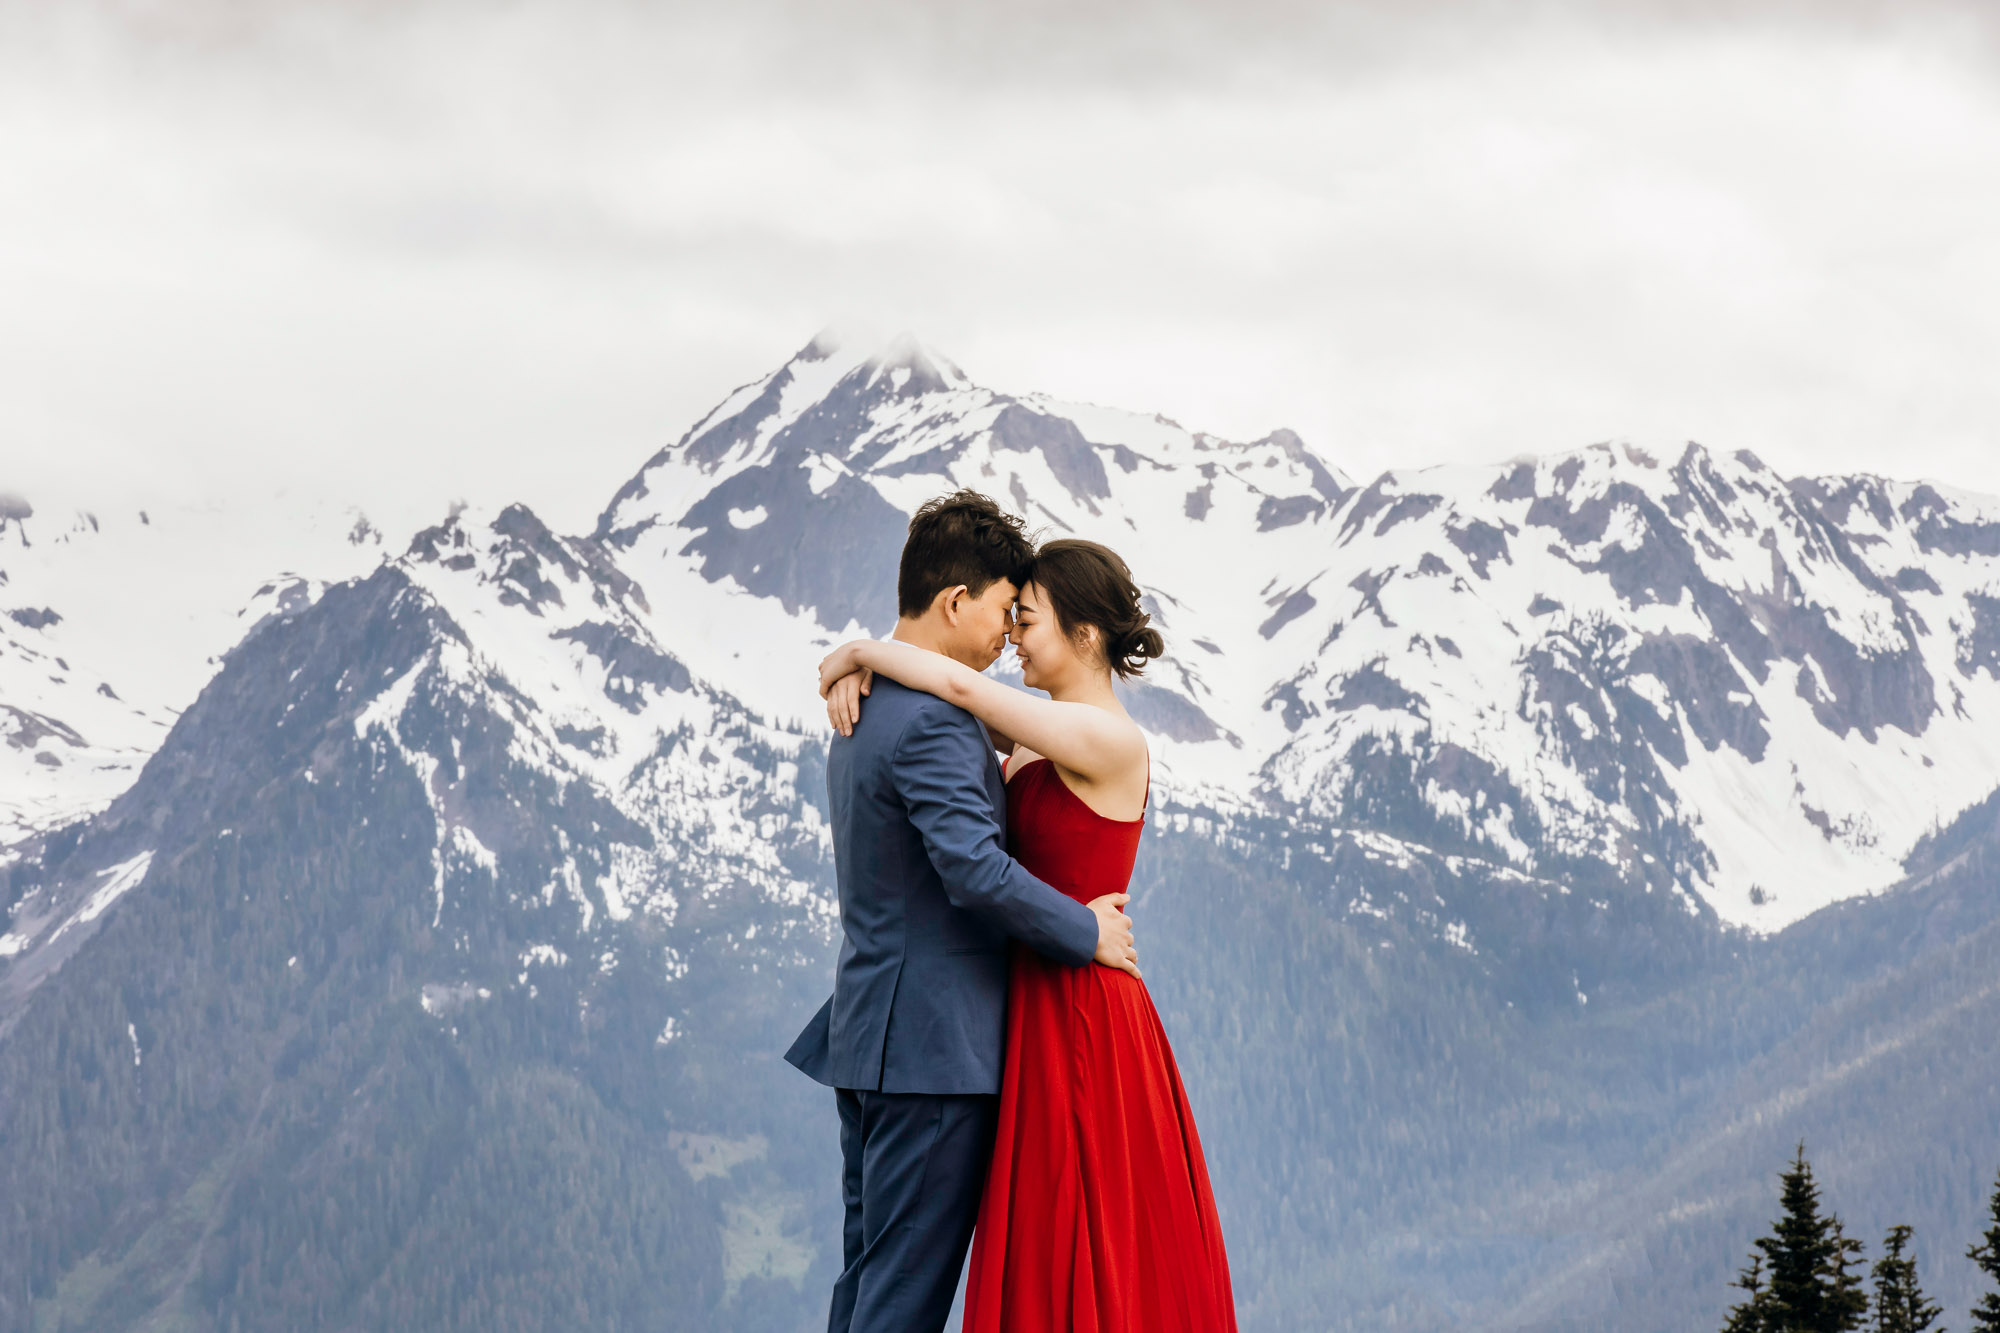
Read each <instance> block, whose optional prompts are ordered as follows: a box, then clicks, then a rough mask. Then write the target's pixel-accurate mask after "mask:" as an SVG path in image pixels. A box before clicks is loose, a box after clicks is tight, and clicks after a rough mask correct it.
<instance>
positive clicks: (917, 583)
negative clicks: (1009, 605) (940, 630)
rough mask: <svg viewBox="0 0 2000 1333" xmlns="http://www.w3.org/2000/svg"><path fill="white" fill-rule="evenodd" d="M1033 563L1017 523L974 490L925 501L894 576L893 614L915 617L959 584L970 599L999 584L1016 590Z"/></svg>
mask: <svg viewBox="0 0 2000 1333" xmlns="http://www.w3.org/2000/svg"><path fill="white" fill-rule="evenodd" d="M1034 560H1035V546H1034V543H1033V542H1031V541H1029V540H1028V534H1027V533H1026V532H1024V531H1023V530H1022V525H1021V520H1020V519H1018V518H1015V517H1014V516H1013V515H1012V514H1010V513H1008V512H1007V511H1006V510H1004V509H1002V508H1001V507H1000V506H999V505H997V504H995V503H993V501H992V500H991V499H990V498H988V497H987V496H984V495H981V494H980V493H979V492H978V491H954V492H952V493H951V494H950V495H940V496H939V497H938V498H937V499H935V500H927V501H925V502H924V505H923V507H922V508H921V509H919V510H917V513H916V517H914V518H912V519H911V520H910V536H909V540H907V541H905V542H904V543H903V562H902V565H901V566H900V567H899V568H898V570H897V571H896V609H897V611H898V612H899V613H900V614H902V615H904V616H910V617H915V616H920V615H922V614H923V613H924V612H926V611H928V610H930V605H931V603H932V602H933V601H934V600H936V598H937V595H938V594H939V593H941V592H943V591H944V590H945V589H946V588H956V587H957V586H958V585H959V584H961V583H963V584H964V585H965V588H966V591H968V592H970V593H971V594H972V595H973V596H974V597H978V596H981V595H983V594H984V593H985V592H986V590H987V589H988V588H990V587H992V586H993V585H994V584H996V583H998V582H999V581H1000V580H1001V579H1009V580H1011V581H1012V582H1013V583H1014V584H1015V586H1016V587H1018V586H1020V583H1021V580H1022V579H1023V577H1025V576H1026V574H1027V572H1028V568H1029V566H1031V565H1032V564H1033V563H1034Z"/></svg>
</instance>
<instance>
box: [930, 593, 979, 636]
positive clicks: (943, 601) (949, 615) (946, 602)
mask: <svg viewBox="0 0 2000 1333" xmlns="http://www.w3.org/2000/svg"><path fill="white" fill-rule="evenodd" d="M971 591H972V590H971V589H970V588H968V587H966V586H965V585H964V584H963V583H961V584H958V585H956V586H955V587H950V588H946V589H945V590H944V591H943V592H941V593H939V594H938V595H937V597H936V598H935V599H934V600H933V601H932V602H931V605H932V606H934V607H936V608H938V609H939V610H940V611H942V612H943V613H944V623H945V624H947V625H949V626H951V627H952V628H953V629H957V628H958V599H959V598H961V597H964V596H966V595H968V594H969V593H970V592H971Z"/></svg>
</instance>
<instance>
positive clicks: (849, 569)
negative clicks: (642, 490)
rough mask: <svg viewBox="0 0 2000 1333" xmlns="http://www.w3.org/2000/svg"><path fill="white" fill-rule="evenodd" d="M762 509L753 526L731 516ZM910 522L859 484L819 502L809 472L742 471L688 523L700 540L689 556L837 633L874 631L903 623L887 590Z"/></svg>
mask: <svg viewBox="0 0 2000 1333" xmlns="http://www.w3.org/2000/svg"><path fill="white" fill-rule="evenodd" d="M759 512H761V513H762V514H763V515H764V517H763V518H762V519H761V520H759V521H757V522H756V523H755V524H753V525H752V526H750V527H747V528H738V527H737V526H736V525H735V522H734V521H733V520H732V518H731V515H732V514H738V515H742V514H756V513H759ZM907 523H908V520H907V519H906V518H905V517H904V516H903V514H902V513H901V512H899V511H898V510H895V509H892V508H891V507H890V506H889V504H888V502H887V501H885V500H883V499H882V497H881V495H880V494H878V493H877V492H876V490H875V488H874V487H872V486H870V485H869V484H868V483H867V482H865V481H862V480H860V479H859V478H857V477H851V476H842V477H840V478H838V479H836V480H835V481H834V482H833V484H832V485H830V486H828V487H827V488H826V490H825V491H823V492H821V493H820V494H818V495H815V494H813V493H812V490H811V486H810V482H809V480H808V476H807V473H806V472H804V471H803V470H801V469H800V468H798V467H796V466H786V465H783V464H772V465H770V466H768V467H756V468H749V469H746V470H744V471H742V472H739V473H737V474H736V475H735V476H733V477H731V478H729V479H728V480H727V481H725V482H723V483H722V484H721V485H719V486H717V487H716V488H715V489H714V490H712V491H710V492H709V493H708V494H707V495H705V496H703V497H702V498H701V499H700V500H699V501H697V502H696V503H695V505H694V507H693V508H691V509H689V510H688V511H687V513H686V515H685V516H684V517H682V519H681V524H682V526H684V527H687V528H691V529H694V530H695V533H696V535H695V536H694V537H693V538H692V539H691V540H690V541H689V542H688V545H687V547H686V552H687V553H689V554H693V555H698V556H700V557H701V558H702V573H703V575H704V576H705V577H707V578H708V579H710V580H712V581H719V580H721V579H724V578H732V579H735V580H736V582H737V583H739V584H741V585H742V586H743V587H744V588H745V589H747V590H748V591H750V592H753V593H756V594H757V595H759V596H762V597H773V598H776V599H777V600H778V601H779V602H780V603H781V604H782V605H783V606H784V608H785V609H786V610H787V611H804V610H810V611H812V612H813V613H814V614H815V615H816V616H817V617H818V619H819V621H820V623H821V624H823V625H826V626H827V627H828V628H830V629H840V628H843V627H845V626H846V625H848V624H849V623H859V624H861V625H862V626H864V627H866V628H868V629H869V630H870V631H871V632H876V633H881V632H886V631H887V630H888V628H889V626H890V625H891V624H892V623H893V622H894V620H895V606H894V604H893V602H885V601H884V599H883V597H882V592H881V590H882V589H883V588H884V587H885V586H886V587H894V586H895V581H896V562H897V560H898V559H899V558H900V557H901V556H902V552H903V533H904V529H905V527H906V526H907Z"/></svg>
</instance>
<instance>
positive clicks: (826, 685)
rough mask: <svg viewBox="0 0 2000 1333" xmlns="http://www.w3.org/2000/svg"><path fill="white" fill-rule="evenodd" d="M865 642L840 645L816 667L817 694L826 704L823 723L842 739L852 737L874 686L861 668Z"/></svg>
mask: <svg viewBox="0 0 2000 1333" xmlns="http://www.w3.org/2000/svg"><path fill="white" fill-rule="evenodd" d="M865 642H867V640H865V639H860V640H855V641H853V642H850V643H843V644H841V645H840V647H838V648H836V649H834V650H833V651H832V652H830V653H828V654H827V655H826V659H825V660H824V661H822V662H821V663H820V664H819V694H820V698H822V699H824V700H826V720H827V721H828V722H831V723H832V724H833V729H834V730H835V731H837V732H839V733H840V734H841V735H843V736H852V735H853V734H854V724H855V723H857V722H859V721H860V720H861V699H862V696H863V695H865V694H867V693H868V691H869V690H870V688H872V687H873V686H874V684H875V673H874V672H872V671H870V670H869V669H868V668H867V667H864V666H862V665H861V663H860V662H859V661H858V660H857V659H858V658H859V656H860V647H861V644H863V643H865Z"/></svg>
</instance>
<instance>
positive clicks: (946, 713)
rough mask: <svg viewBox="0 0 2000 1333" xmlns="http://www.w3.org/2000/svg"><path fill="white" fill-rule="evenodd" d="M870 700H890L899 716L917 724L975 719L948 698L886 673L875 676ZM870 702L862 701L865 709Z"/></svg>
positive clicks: (888, 701) (959, 722) (874, 701)
mask: <svg viewBox="0 0 2000 1333" xmlns="http://www.w3.org/2000/svg"><path fill="white" fill-rule="evenodd" d="M868 702H869V703H876V702H883V703H888V704H889V705H890V707H891V709H892V710H893V711H894V712H895V713H896V715H897V716H900V717H903V718H905V719H908V720H909V722H911V723H912V724H914V725H919V726H921V725H925V724H935V723H948V724H950V725H953V726H963V725H964V724H966V723H968V722H972V721H974V718H973V716H972V714H970V713H968V712H966V711H965V710H964V709H963V708H960V707H959V706H958V705H957V704H955V703H952V702H950V701H949V700H945V699H940V698H938V696H936V695H935V694H930V693H928V692H926V691H924V690H913V689H911V688H910V687H909V686H907V685H904V684H902V683H901V682H899V681H893V680H890V679H888V678H887V677H886V676H877V677H875V684H874V686H873V688H872V691H871V693H870V694H869V697H868ZM867 707H868V704H865V703H864V704H863V705H862V708H863V710H864V711H865V710H866V709H867Z"/></svg>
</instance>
